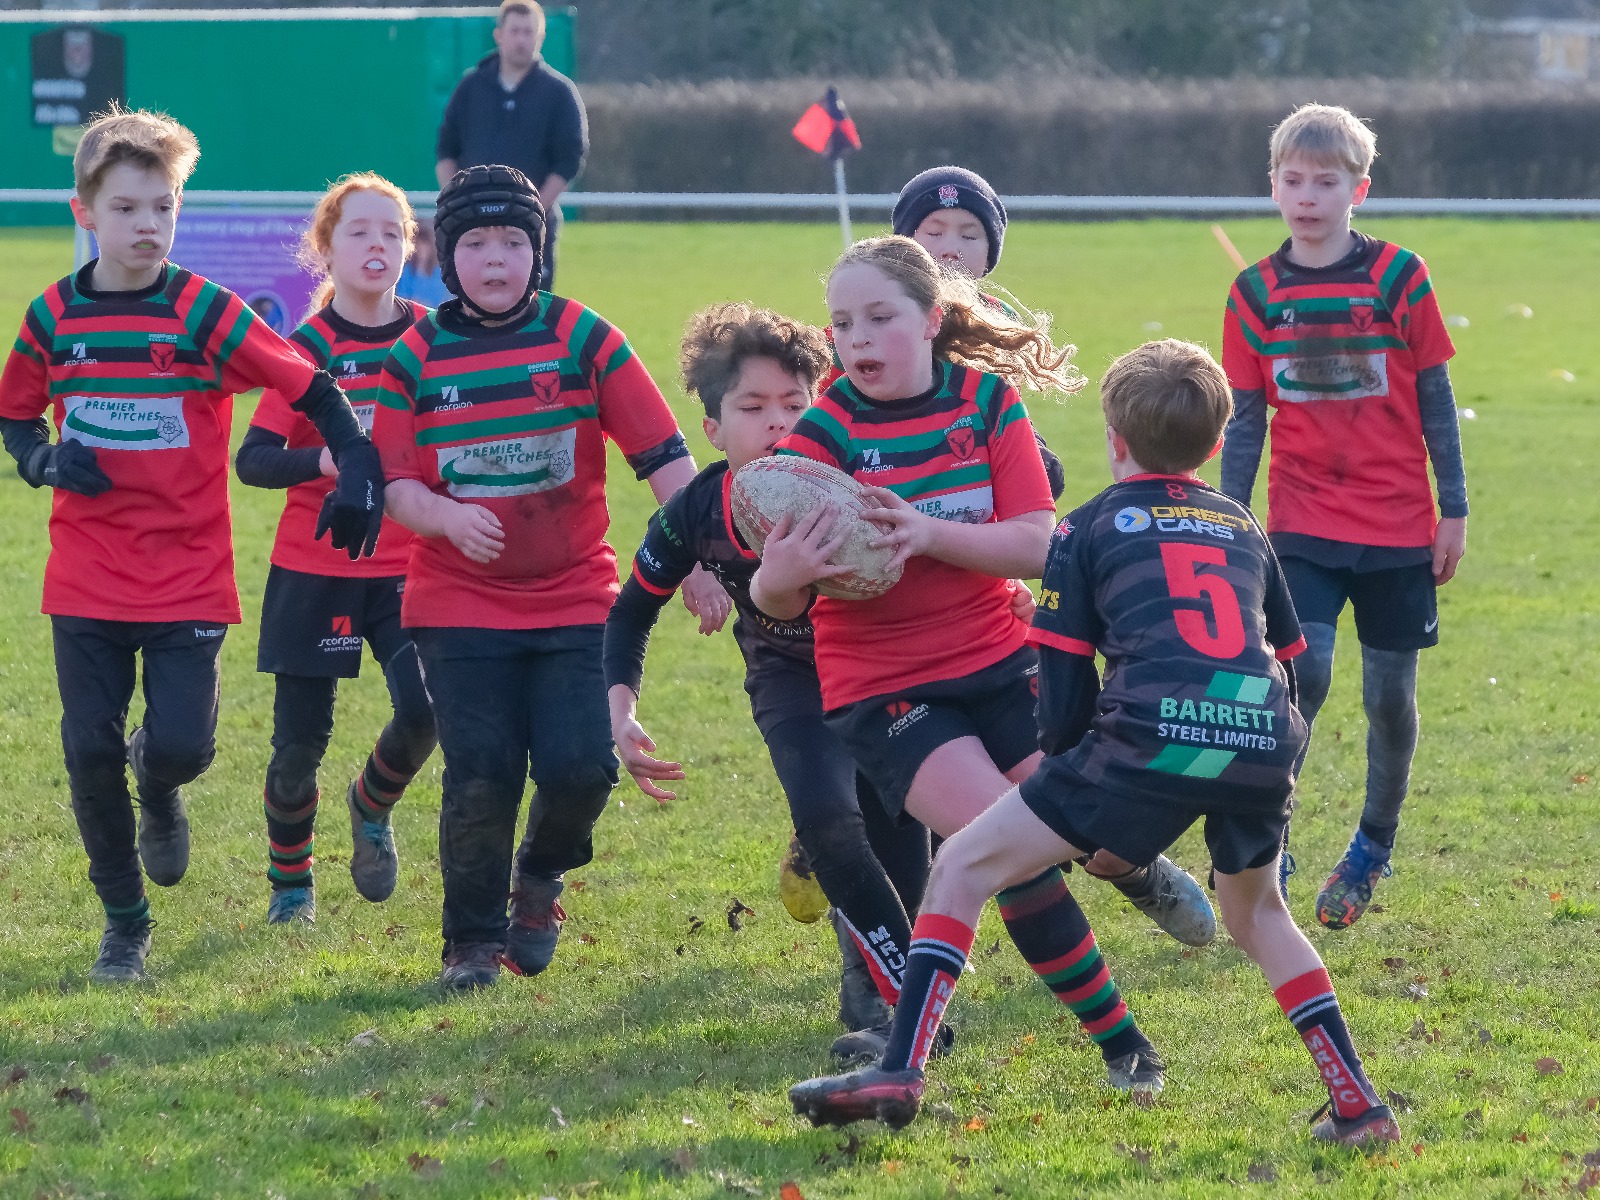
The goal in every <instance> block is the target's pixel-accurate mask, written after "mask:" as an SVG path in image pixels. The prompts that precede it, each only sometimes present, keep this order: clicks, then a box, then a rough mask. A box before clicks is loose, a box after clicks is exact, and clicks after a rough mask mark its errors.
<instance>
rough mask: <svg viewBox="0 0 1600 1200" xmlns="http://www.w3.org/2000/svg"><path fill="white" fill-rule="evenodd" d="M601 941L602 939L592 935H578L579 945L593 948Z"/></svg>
mask: <svg viewBox="0 0 1600 1200" xmlns="http://www.w3.org/2000/svg"><path fill="white" fill-rule="evenodd" d="M599 940H600V939H599V938H597V937H595V935H594V934H592V933H580V934H579V935H578V942H579V944H580V945H584V946H592V945H594V944H595V943H596V942H598V941H599Z"/></svg>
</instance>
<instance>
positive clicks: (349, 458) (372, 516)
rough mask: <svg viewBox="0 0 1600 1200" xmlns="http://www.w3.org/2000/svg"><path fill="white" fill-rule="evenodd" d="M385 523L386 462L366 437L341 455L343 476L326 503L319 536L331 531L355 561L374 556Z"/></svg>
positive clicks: (337, 544)
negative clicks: (379, 531) (384, 490)
mask: <svg viewBox="0 0 1600 1200" xmlns="http://www.w3.org/2000/svg"><path fill="white" fill-rule="evenodd" d="M382 524H383V462H382V460H380V459H379V457H378V449H377V447H376V446H374V445H373V444H372V443H371V442H369V441H366V440H365V439H363V440H361V441H359V442H352V443H350V444H349V445H347V446H346V447H345V448H344V451H343V452H342V453H341V454H340V455H339V478H338V479H337V480H335V481H334V485H333V491H331V492H329V493H328V495H327V498H326V499H325V500H323V502H322V512H321V513H320V514H318V516H317V532H316V535H315V536H316V537H319V538H320V537H321V536H322V535H323V534H324V533H326V534H328V535H329V537H328V540H329V542H331V543H332V544H333V547H334V548H335V549H336V550H346V551H348V552H349V554H350V558H351V559H352V560H354V559H357V558H361V557H362V556H366V557H369V558H370V557H371V556H372V552H373V551H374V550H376V549H377V548H378V528H379V527H380V526H381V525H382Z"/></svg>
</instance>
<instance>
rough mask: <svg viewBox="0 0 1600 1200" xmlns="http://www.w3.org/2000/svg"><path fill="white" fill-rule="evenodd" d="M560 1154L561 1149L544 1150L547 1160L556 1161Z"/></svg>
mask: <svg viewBox="0 0 1600 1200" xmlns="http://www.w3.org/2000/svg"><path fill="white" fill-rule="evenodd" d="M560 1156H561V1151H559V1150H546V1151H545V1152H544V1157H545V1160H546V1161H547V1162H555V1160H556V1159H557V1158H559V1157H560Z"/></svg>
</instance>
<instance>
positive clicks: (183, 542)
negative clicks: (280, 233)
mask: <svg viewBox="0 0 1600 1200" xmlns="http://www.w3.org/2000/svg"><path fill="white" fill-rule="evenodd" d="M93 270H94V263H93V262H91V263H89V264H88V265H87V266H85V267H84V268H83V269H82V270H81V271H79V272H78V273H77V274H76V275H73V276H68V277H67V278H65V279H63V280H61V281H60V282H58V283H56V284H53V285H52V286H51V287H50V288H49V289H48V290H47V291H46V292H45V293H44V295H42V296H40V297H39V298H38V299H37V300H35V301H34V302H33V303H32V304H31V305H29V307H28V311H27V315H26V316H25V317H24V318H23V322H22V329H21V331H20V332H19V333H18V334H17V340H16V344H15V346H14V347H13V348H12V351H11V355H10V357H9V358H8V359H7V361H6V366H5V372H4V374H3V375H0V417H8V418H12V419H17V420H29V421H31V420H34V419H36V418H38V417H40V416H41V415H43V414H44V413H45V412H46V411H47V410H53V412H52V415H53V419H54V422H55V425H56V428H57V430H58V431H59V433H60V436H61V438H62V439H63V440H67V439H75V440H77V441H79V442H81V443H82V444H84V445H85V446H89V447H92V448H93V450H94V452H95V456H96V459H97V461H98V462H99V464H100V468H101V469H102V470H103V471H104V472H105V473H106V474H107V475H108V476H110V478H111V483H112V487H111V490H110V491H108V492H106V493H105V494H103V495H101V496H96V497H94V498H92V499H91V498H90V497H87V496H80V495H76V494H74V493H72V492H66V491H61V490H59V489H57V490H56V491H55V493H54V496H53V498H52V501H51V511H50V558H49V561H48V562H47V563H46V565H45V573H44V604H43V609H44V611H45V612H47V613H51V614H54V615H58V616H73V617H91V618H96V619H99V620H107V621H140V622H143V621H148V622H167V621H188V620H192V621H208V622H217V623H222V624H234V623H237V622H238V620H239V619H240V613H239V593H238V588H237V587H236V585H235V583H234V573H233V531H232V523H231V516H230V510H229V506H228V437H229V434H230V433H231V432H232V421H233V396H234V393H235V392H240V391H248V390H250V389H252V388H258V387H273V388H276V389H278V390H279V391H281V392H283V393H284V394H285V395H288V396H293V397H295V398H299V397H300V396H302V395H304V394H305V392H306V389H307V388H308V387H309V386H310V385H311V377H312V368H311V364H310V363H308V362H307V361H306V360H305V359H304V358H303V357H301V356H300V355H299V354H298V353H297V352H296V351H295V350H294V349H293V348H292V347H291V346H290V345H289V344H288V343H287V342H285V341H284V340H283V339H282V338H280V337H279V336H278V335H277V334H275V333H273V332H272V330H271V329H270V328H269V327H268V326H267V324H266V322H264V321H262V320H261V319H260V318H259V317H258V316H256V314H255V313H254V312H253V311H251V309H250V307H249V306H248V305H247V304H245V303H244V302H243V301H242V300H240V299H239V297H238V296H236V295H234V294H233V293H232V292H230V291H228V290H227V289H226V288H223V287H219V286H218V285H217V284H215V283H212V282H210V281H209V280H207V279H204V278H202V277H201V276H199V275H195V274H193V273H191V272H189V271H185V270H184V269H183V268H182V267H178V266H175V265H173V264H172V263H166V264H164V265H163V266H162V268H161V275H160V278H158V279H157V281H156V282H155V283H154V284H152V285H151V286H150V287H148V288H144V289H141V290H139V291H132V292H99V291H96V290H94V288H93V287H92V286H91V283H90V281H91V280H92V279H93V274H92V272H93Z"/></svg>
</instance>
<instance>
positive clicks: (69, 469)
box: [19, 438, 112, 497]
mask: <svg viewBox="0 0 1600 1200" xmlns="http://www.w3.org/2000/svg"><path fill="white" fill-rule="evenodd" d="M19 474H21V475H22V477H23V478H24V479H26V480H27V481H28V482H29V483H31V484H33V486H34V487H39V486H40V485H44V486H46V487H53V488H59V489H60V490H61V491H63V492H76V493H77V494H78V495H80V496H90V497H93V496H98V495H101V494H102V493H104V492H109V491H110V490H111V486H112V484H111V477H110V476H109V475H107V474H106V473H105V472H104V471H102V470H101V469H100V464H99V463H98V462H96V461H95V457H94V451H93V450H92V449H90V448H89V447H88V446H85V445H84V444H83V443H82V442H80V441H78V440H77V439H76V438H68V439H67V440H66V441H64V442H57V443H56V444H55V445H54V446H48V445H47V446H40V447H38V448H37V449H35V450H34V451H33V453H31V454H30V455H29V456H28V464H27V468H26V469H25V470H22V471H19Z"/></svg>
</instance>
